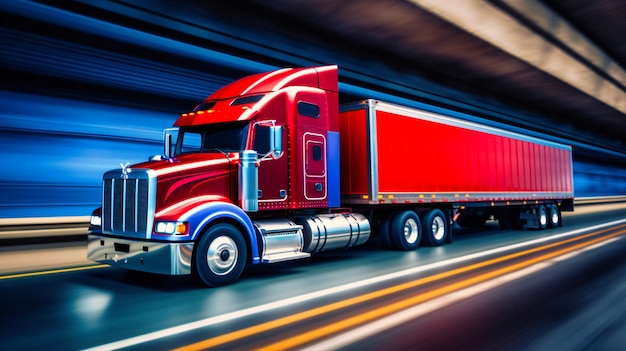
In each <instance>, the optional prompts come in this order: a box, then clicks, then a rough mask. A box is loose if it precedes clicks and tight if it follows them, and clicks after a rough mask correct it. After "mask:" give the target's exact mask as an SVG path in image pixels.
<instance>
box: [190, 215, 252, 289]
mask: <svg viewBox="0 0 626 351" xmlns="http://www.w3.org/2000/svg"><path fill="white" fill-rule="evenodd" d="M246 258H247V247H246V242H245V241H244V239H243V236H242V235H241V232H239V230H237V228H235V227H234V226H232V225H230V224H226V223H220V224H217V225H215V226H213V227H211V228H209V229H208V230H207V231H206V233H205V234H204V235H203V236H202V238H201V239H200V241H199V242H198V244H197V246H196V250H195V253H194V258H193V267H192V270H193V274H194V276H196V277H197V278H198V279H199V280H200V281H201V282H202V283H204V284H205V285H207V286H210V287H216V286H223V285H228V284H232V283H234V282H235V281H237V279H239V276H240V275H241V273H242V272H243V269H244V267H245V265H246Z"/></svg>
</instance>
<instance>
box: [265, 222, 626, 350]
mask: <svg viewBox="0 0 626 351" xmlns="http://www.w3.org/2000/svg"><path fill="white" fill-rule="evenodd" d="M625 233H626V230H622V231H620V232H618V233H614V234H609V235H606V236H603V237H601V238H597V239H592V240H590V241H588V242H584V243H580V244H576V245H574V246H571V247H568V248H565V249H561V250H558V251H555V252H552V253H548V254H545V255H542V256H539V257H535V258H531V259H528V260H525V261H522V262H518V263H516V264H513V265H511V266H507V267H504V268H500V269H496V270H493V271H490V272H487V273H483V274H481V275H478V276H475V277H471V278H468V279H465V280H462V281H460V282H456V283H452V284H449V285H446V286H443V287H441V288H437V289H435V290H431V291H428V292H425V293H422V294H419V295H417V296H414V297H411V298H408V299H405V300H402V301H398V302H396V303H393V304H390V305H387V306H383V307H380V308H377V309H374V310H371V311H368V312H365V313H362V314H359V315H357V316H354V317H350V318H348V319H344V320H341V321H339V322H335V323H332V324H329V325H326V326H324V327H321V328H318V329H315V330H311V331H309V332H306V333H303V334H300V335H297V336H294V337H291V338H288V339H284V340H281V341H279V342H276V343H273V344H271V345H267V346H265V347H263V348H260V349H258V350H259V351H276V350H286V349H290V348H294V347H296V346H299V345H303V344H305V343H307V342H310V341H313V340H315V339H319V338H322V337H325V336H327V335H330V334H333V333H337V332H339V331H343V330H346V329H348V328H351V327H354V326H357V325H359V324H363V323H366V322H369V321H372V320H374V319H377V318H381V317H384V316H387V315H390V314H392V313H395V312H398V311H400V310H403V309H406V308H408V307H411V306H415V305H419V304H421V303H423V302H425V301H428V300H432V299H434V298H437V297H440V296H443V295H447V294H450V293H453V292H456V291H459V290H462V289H464V288H467V287H469V286H472V285H476V284H478V283H481V282H484V281H487V280H490V279H494V278H497V277H499V276H502V275H505V274H507V273H511V272H514V271H517V270H520V269H522V268H526V267H529V266H532V265H534V264H536V263H540V262H543V261H547V260H549V259H551V258H554V257H558V256H561V255H564V254H567V253H569V252H572V251H576V250H578V249H581V248H584V247H586V246H591V245H594V244H596V243H598V242H601V241H605V240H608V239H610V238H614V237H617V236H620V235H624V234H625Z"/></svg>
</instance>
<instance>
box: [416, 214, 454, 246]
mask: <svg viewBox="0 0 626 351" xmlns="http://www.w3.org/2000/svg"><path fill="white" fill-rule="evenodd" d="M449 232H450V225H449V224H448V220H447V218H446V215H445V214H444V213H443V212H442V211H441V210H439V209H433V210H430V211H427V212H425V213H424V214H422V233H423V235H424V240H425V243H426V244H428V245H429V246H441V245H443V243H444V242H445V241H446V239H447V238H448V234H449Z"/></svg>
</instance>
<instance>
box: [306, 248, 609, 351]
mask: <svg viewBox="0 0 626 351" xmlns="http://www.w3.org/2000/svg"><path fill="white" fill-rule="evenodd" d="M619 239H621V238H611V239H607V240H605V241H602V242H600V243H597V244H594V245H591V246H588V247H585V248H582V249H578V250H576V251H573V252H571V253H567V254H565V255H561V256H557V257H555V258H552V259H549V260H547V261H544V262H539V263H536V264H534V265H532V266H528V267H526V268H523V269H520V270H518V271H515V272H512V273H509V274H506V275H503V276H500V277H496V278H494V279H491V280H488V281H486V282H484V283H479V284H477V285H473V286H470V287H468V288H465V289H462V290H459V291H455V292H453V293H450V294H446V295H443V296H441V297H438V298H435V299H433V300H430V301H427V302H424V303H421V304H418V305H415V306H413V307H411V308H408V309H406V310H403V311H401V312H397V313H394V314H392V315H389V316H387V317H384V318H381V319H378V320H376V321H374V322H371V323H368V324H366V325H363V326H361V327H358V328H356V329H352V330H350V331H347V332H345V333H342V334H339V335H336V336H334V337H332V338H330V339H327V340H324V341H322V342H319V343H315V344H313V345H309V346H308V347H306V348H303V349H301V350H302V351H317V350H337V349H339V348H341V347H345V346H348V345H351V344H354V343H355V342H357V341H359V340H363V339H365V338H367V337H370V336H372V335H377V334H380V333H382V332H384V331H385V330H388V329H391V328H393V327H396V326H399V325H401V324H405V323H408V322H410V321H411V320H414V319H416V318H418V317H421V316H423V315H425V314H428V313H430V312H433V311H436V310H438V309H441V308H443V307H446V306H448V305H451V304H453V303H455V302H458V301H461V300H465V299H467V298H470V297H472V296H476V295H479V294H481V293H483V292H486V291H488V290H491V289H494V288H497V287H498V286H501V285H504V284H507V283H509V282H512V281H514V280H517V279H520V278H523V277H525V276H528V275H531V274H533V273H535V272H538V271H540V270H542V269H545V268H548V267H550V266H552V265H554V264H555V263H557V262H562V261H564V260H566V259H569V258H572V257H574V256H577V255H579V254H581V253H583V252H585V251H590V250H593V249H597V248H599V247H601V246H604V245H608V244H610V243H612V242H613V241H616V240H619ZM564 257H565V258H564Z"/></svg>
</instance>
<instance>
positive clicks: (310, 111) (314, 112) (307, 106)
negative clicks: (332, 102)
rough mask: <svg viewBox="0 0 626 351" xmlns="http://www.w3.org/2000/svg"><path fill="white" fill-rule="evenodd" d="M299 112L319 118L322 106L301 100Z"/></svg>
mask: <svg viewBox="0 0 626 351" xmlns="http://www.w3.org/2000/svg"><path fill="white" fill-rule="evenodd" d="M298 113H299V114H300V115H302V116H306V117H313V118H319V117H320V107H319V106H317V105H315V104H311V103H308V102H304V101H300V102H298Z"/></svg>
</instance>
